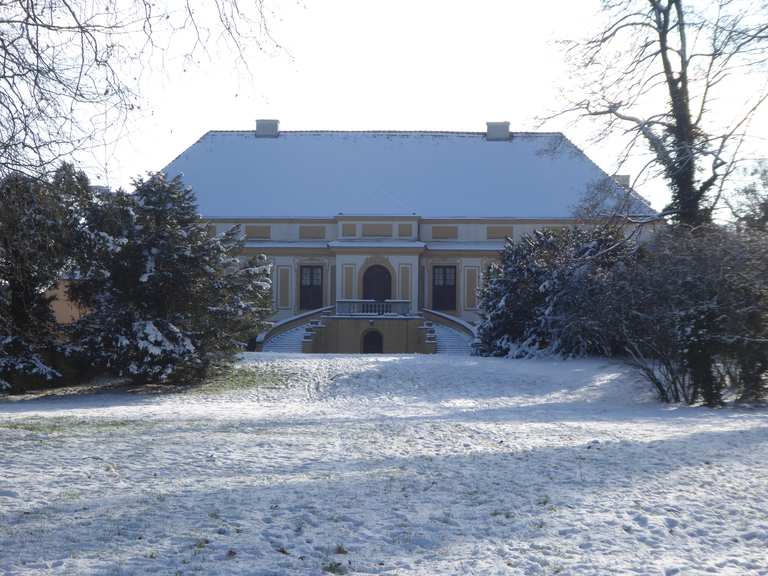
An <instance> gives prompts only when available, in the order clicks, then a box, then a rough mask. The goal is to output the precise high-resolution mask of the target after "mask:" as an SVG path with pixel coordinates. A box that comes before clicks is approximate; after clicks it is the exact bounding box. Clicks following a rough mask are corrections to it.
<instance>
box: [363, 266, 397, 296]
mask: <svg viewBox="0 0 768 576" xmlns="http://www.w3.org/2000/svg"><path fill="white" fill-rule="evenodd" d="M390 298H392V275H391V274H390V273H389V270H387V269H386V268H385V267H384V266H381V265H380V264H374V265H373V266H371V267H370V268H368V269H367V270H366V271H365V273H364V274H363V299H364V300H389V299H390Z"/></svg>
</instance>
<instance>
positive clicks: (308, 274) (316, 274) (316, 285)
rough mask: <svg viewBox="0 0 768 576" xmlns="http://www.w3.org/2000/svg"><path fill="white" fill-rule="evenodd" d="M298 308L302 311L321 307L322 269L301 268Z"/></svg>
mask: <svg viewBox="0 0 768 576" xmlns="http://www.w3.org/2000/svg"><path fill="white" fill-rule="evenodd" d="M299 307H300V308H301V309H302V310H316V309H317V308H322V307H323V267H322V266H302V267H301V291H300V294H299Z"/></svg>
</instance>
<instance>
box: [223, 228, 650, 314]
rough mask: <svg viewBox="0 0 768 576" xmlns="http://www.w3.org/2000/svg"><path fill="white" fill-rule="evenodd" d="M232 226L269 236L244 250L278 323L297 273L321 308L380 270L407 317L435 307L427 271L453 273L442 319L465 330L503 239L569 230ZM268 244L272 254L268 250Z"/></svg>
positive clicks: (294, 295)
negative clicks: (310, 278)
mask: <svg viewBox="0 0 768 576" xmlns="http://www.w3.org/2000/svg"><path fill="white" fill-rule="evenodd" d="M237 223H238V222H237V221H235V220H221V221H216V222H212V223H211V224H212V225H213V227H215V230H216V232H217V233H223V232H224V231H226V230H227V229H229V228H230V227H231V226H233V225H235V224H237ZM239 223H240V224H241V226H242V228H243V230H244V231H246V230H248V226H251V230H252V231H255V232H258V233H259V235H260V236H264V235H265V234H264V227H268V228H269V234H268V235H269V239H265V238H263V237H262V238H258V239H252V240H249V241H247V242H246V246H250V247H248V248H247V251H248V252H249V253H261V252H263V253H266V254H267V255H268V256H269V257H270V259H271V261H272V263H273V272H272V273H273V305H274V308H275V310H276V315H275V319H277V320H282V319H285V318H289V317H291V316H294V315H296V314H298V313H299V312H301V308H300V302H299V300H300V298H299V294H300V284H299V282H300V275H299V271H300V267H301V266H303V265H319V266H322V267H323V279H324V280H323V305H324V306H329V305H332V304H334V303H335V302H336V300H340V299H361V298H362V297H363V286H362V278H363V274H364V272H365V270H366V268H367V267H369V266H371V265H373V264H382V265H384V266H385V267H387V268H388V269H389V270H390V274H391V276H392V298H393V299H406V300H410V302H411V312H412V313H417V312H418V310H419V309H420V308H422V307H423V308H433V307H434V300H433V297H432V270H433V267H434V266H437V265H449V266H455V267H456V274H457V294H456V308H455V309H454V310H446V311H445V312H447V313H449V314H453V315H456V316H458V317H461V318H463V319H465V320H468V321H470V322H475V321H477V320H478V318H479V317H478V301H477V297H476V290H477V289H479V288H480V287H481V286H482V282H483V278H484V274H485V272H486V270H487V268H488V266H489V265H490V264H491V263H492V262H494V261H498V259H499V254H500V250H501V248H502V246H503V242H504V238H505V237H506V236H507V235H509V236H510V237H511V238H512V239H513V240H519V239H520V238H522V237H523V236H525V235H527V234H530V233H532V232H533V231H535V230H537V229H542V228H562V227H567V226H575V225H576V221H575V220H573V219H549V220H544V219H542V220H515V219H492V218H488V219H453V220H451V219H440V220H436V219H421V218H419V217H417V216H393V217H374V216H369V217H364V216H359V217H353V216H341V215H340V216H337V217H336V218H332V219H328V220H320V219H306V220H300V219H293V220H291V219H283V220H263V221H259V220H247V221H241V222H239ZM579 225H583V224H579ZM587 225H588V224H587ZM629 228H630V226H628V229H629ZM318 231H321V233H318ZM652 231H653V228H652V227H651V226H649V227H647V228H645V229H644V230H643V234H642V237H647V236H649V235H650V234H652ZM308 232H311V233H308ZM320 236H322V237H320ZM332 241H335V242H333V246H329V242H332ZM272 243H276V244H277V245H278V246H279V247H274V248H273V247H272ZM408 243H412V244H408ZM377 244H378V245H377Z"/></svg>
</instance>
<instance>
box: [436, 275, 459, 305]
mask: <svg viewBox="0 0 768 576" xmlns="http://www.w3.org/2000/svg"><path fill="white" fill-rule="evenodd" d="M432 308H434V309H435V310H456V266H435V267H433V268H432Z"/></svg>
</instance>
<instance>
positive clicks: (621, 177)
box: [613, 174, 630, 188]
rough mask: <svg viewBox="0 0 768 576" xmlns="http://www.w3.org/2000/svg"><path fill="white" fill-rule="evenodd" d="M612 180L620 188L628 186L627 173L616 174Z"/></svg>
mask: <svg viewBox="0 0 768 576" xmlns="http://www.w3.org/2000/svg"><path fill="white" fill-rule="evenodd" d="M613 180H614V182H616V184H618V185H619V186H621V187H622V188H629V180H630V178H629V174H616V175H615V176H614V177H613Z"/></svg>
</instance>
